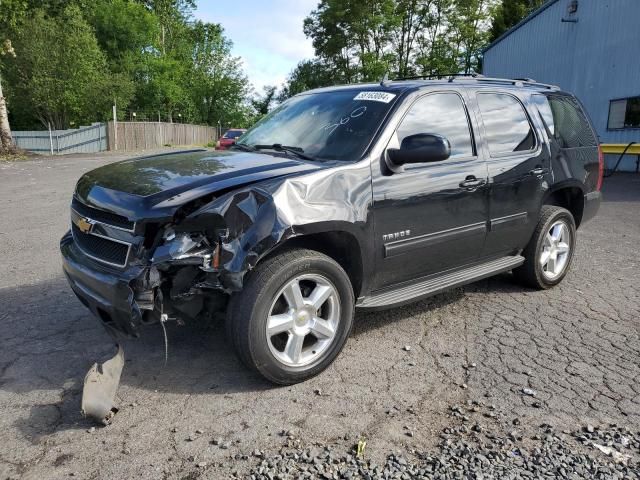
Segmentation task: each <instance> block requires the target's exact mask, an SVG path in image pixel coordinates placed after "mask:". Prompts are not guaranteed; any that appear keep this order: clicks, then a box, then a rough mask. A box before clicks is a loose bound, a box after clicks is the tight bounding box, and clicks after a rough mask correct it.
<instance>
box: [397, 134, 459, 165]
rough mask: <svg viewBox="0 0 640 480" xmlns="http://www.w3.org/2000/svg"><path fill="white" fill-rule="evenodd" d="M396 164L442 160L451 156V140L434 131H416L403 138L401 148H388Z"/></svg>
mask: <svg viewBox="0 0 640 480" xmlns="http://www.w3.org/2000/svg"><path fill="white" fill-rule="evenodd" d="M387 154H388V155H389V160H391V162H392V163H393V164H394V165H398V166H400V165H404V164H406V163H427V162H441V161H442V160H446V159H447V158H449V157H450V156H451V145H450V143H449V140H447V139H446V138H444V137H443V136H441V135H434V134H432V133H416V134H414V135H409V136H407V137H404V138H403V139H402V143H401V144H400V148H389V149H388V150H387Z"/></svg>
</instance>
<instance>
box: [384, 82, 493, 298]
mask: <svg viewBox="0 0 640 480" xmlns="http://www.w3.org/2000/svg"><path fill="white" fill-rule="evenodd" d="M474 123H475V119H473V121H472V119H471V118H470V116H469V113H468V111H467V108H466V106H465V103H464V100H463V97H462V95H461V93H460V92H458V91H455V90H451V91H444V92H433V93H428V94H426V95H424V96H422V97H419V98H418V99H417V100H415V102H414V103H413V104H412V105H411V107H410V108H409V110H408V111H407V113H406V114H405V115H404V117H403V118H402V120H401V121H400V123H399V125H398V127H397V129H396V133H395V135H394V136H393V137H392V139H391V141H390V143H389V145H387V148H399V146H400V144H401V142H402V139H403V138H405V137H407V136H409V135H415V134H420V133H430V134H438V135H441V136H443V137H445V138H447V139H448V140H449V142H450V144H451V156H450V158H449V159H447V160H443V161H438V162H432V163H415V164H408V165H404V166H403V167H400V168H395V167H393V166H391V169H390V168H389V167H388V166H387V165H388V163H387V162H388V159H387V162H381V164H380V165H375V164H374V165H373V169H372V170H373V216H374V225H375V240H374V246H375V252H376V265H377V268H376V277H375V279H374V281H373V288H374V290H375V289H380V288H384V287H388V286H391V285H394V284H397V283H402V282H405V281H409V280H413V279H416V278H419V277H424V276H429V275H432V274H436V273H439V272H442V271H445V270H449V269H452V268H456V267H460V266H463V265H467V264H470V263H473V262H474V261H476V260H477V259H478V258H479V256H480V253H481V252H482V248H483V245H484V239H485V236H486V232H487V221H488V198H487V178H488V176H487V166H486V164H485V162H484V160H483V159H482V158H480V157H479V156H478V154H477V151H476V147H475V142H474V136H473V128H472V125H474ZM385 155H386V154H385Z"/></svg>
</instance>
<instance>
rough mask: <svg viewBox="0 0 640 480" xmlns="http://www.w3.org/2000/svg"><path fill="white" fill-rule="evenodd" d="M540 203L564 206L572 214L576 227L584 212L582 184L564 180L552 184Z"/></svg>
mask: <svg viewBox="0 0 640 480" xmlns="http://www.w3.org/2000/svg"><path fill="white" fill-rule="evenodd" d="M542 205H554V206H556V207H562V208H566V209H567V210H569V211H570V212H571V215H573V219H574V220H575V222H576V228H578V227H579V226H580V223H581V222H582V216H583V214H584V186H583V185H582V184H580V183H579V182H564V183H561V184H558V185H554V186H553V187H552V188H550V189H549V190H548V191H547V192H546V194H545V196H544V199H543V201H542Z"/></svg>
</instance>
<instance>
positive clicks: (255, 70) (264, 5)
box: [194, 0, 318, 93]
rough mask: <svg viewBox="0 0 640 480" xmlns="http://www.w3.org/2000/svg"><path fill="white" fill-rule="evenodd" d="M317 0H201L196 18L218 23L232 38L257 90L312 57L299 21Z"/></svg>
mask: <svg viewBox="0 0 640 480" xmlns="http://www.w3.org/2000/svg"><path fill="white" fill-rule="evenodd" d="M317 4H318V0H224V1H221V0H200V1H199V2H198V8H197V10H196V11H195V12H194V15H195V17H196V18H198V19H200V20H203V21H206V22H212V23H220V24H221V25H222V26H223V27H224V29H225V34H226V36H227V37H228V38H229V39H230V40H232V41H233V54H234V55H236V56H238V57H241V58H242V61H243V64H244V71H245V73H246V74H247V76H248V77H249V81H250V82H251V83H252V84H253V86H254V87H255V89H256V91H257V92H258V93H262V89H263V87H264V86H265V85H276V86H278V87H279V86H280V85H281V84H282V83H284V81H285V80H286V78H287V75H288V74H289V73H290V72H291V70H293V69H294V68H295V66H296V65H297V64H298V62H300V61H301V60H304V59H309V58H312V57H313V46H312V45H311V40H309V39H307V38H306V37H305V36H304V33H303V32H302V22H303V20H304V18H305V17H306V16H308V15H309V13H311V11H312V10H313V9H314V8H315V7H316V5H317Z"/></svg>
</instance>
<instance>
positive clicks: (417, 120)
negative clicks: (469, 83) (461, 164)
mask: <svg viewBox="0 0 640 480" xmlns="http://www.w3.org/2000/svg"><path fill="white" fill-rule="evenodd" d="M418 133H431V134H436V135H442V136H443V137H445V138H446V139H447V140H449V143H450V144H451V157H471V156H473V155H474V153H473V145H472V142H471V132H470V130H469V119H468V117H467V112H466V110H465V108H464V105H463V103H462V99H461V98H460V96H459V95H458V94H456V93H433V94H429V95H425V96H424V97H422V98H420V99H418V100H417V101H416V103H414V104H413V105H412V106H411V108H410V109H409V112H408V113H407V115H406V116H405V117H404V119H402V123H401V124H400V126H399V127H398V130H397V135H398V142H400V143H402V140H403V139H404V138H405V137H407V136H409V135H415V134H418Z"/></svg>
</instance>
